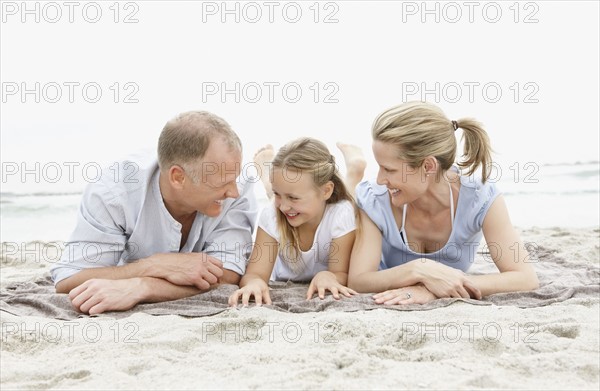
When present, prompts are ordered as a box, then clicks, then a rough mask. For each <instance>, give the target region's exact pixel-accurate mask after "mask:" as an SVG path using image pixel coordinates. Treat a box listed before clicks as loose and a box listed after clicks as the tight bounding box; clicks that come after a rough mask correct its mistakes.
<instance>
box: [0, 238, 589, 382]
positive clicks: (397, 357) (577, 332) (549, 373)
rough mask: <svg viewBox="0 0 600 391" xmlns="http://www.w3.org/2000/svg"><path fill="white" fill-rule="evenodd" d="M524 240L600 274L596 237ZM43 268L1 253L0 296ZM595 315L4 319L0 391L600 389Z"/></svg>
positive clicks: (460, 310)
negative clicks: (0, 290) (590, 265)
mask: <svg viewBox="0 0 600 391" xmlns="http://www.w3.org/2000/svg"><path fill="white" fill-rule="evenodd" d="M520 232H521V235H522V238H523V239H524V240H525V241H526V242H532V243H536V244H539V245H542V246H544V247H545V248H549V249H553V250H554V251H556V253H557V255H560V256H562V257H563V258H565V259H567V260H573V261H574V262H577V263H582V262H588V263H593V264H595V265H598V264H599V259H600V248H599V244H600V240H599V235H600V230H599V229H598V228H597V227H596V228H589V229H561V228H545V229H541V228H529V229H520ZM29 245H30V246H34V247H35V246H36V244H35V243H30V244H29ZM40 245H41V246H44V244H43V243H42V244H38V246H40ZM50 251H51V249H50V248H49V247H48V252H47V254H46V257H47V258H48V259H52V254H51V252H50ZM5 253H6V251H5ZM48 266H49V264H48V262H39V261H37V262H36V261H34V260H28V261H26V262H20V261H19V262H17V261H15V258H14V257H12V258H10V257H7V256H6V255H5V254H4V255H3V257H2V269H1V272H2V273H1V274H2V275H1V286H2V288H4V287H6V286H7V285H9V284H11V283H14V282H21V281H33V280H35V279H36V278H38V277H40V276H42V275H43V274H44V273H46V272H47V269H48ZM599 305H600V298H591V299H590V298H585V299H583V298H577V299H569V300H567V301H564V302H560V303H555V304H552V305H548V306H545V307H537V308H529V309H521V308H518V307H513V306H495V305H489V306H475V305H471V304H467V303H462V302H457V303H454V304H452V305H449V306H447V307H443V308H438V309H434V310H428V311H390V310H385V309H379V310H372V311H358V312H334V311H325V312H313V313H303V314H293V313H284V312H279V311H274V310H271V309H267V308H254V307H250V308H245V309H241V310H233V309H232V310H227V311H225V312H222V313H220V314H218V315H215V316H210V317H202V318H184V317H180V316H150V315H147V314H142V313H137V314H135V315H132V316H130V317H127V318H122V319H118V320H117V319H114V318H111V317H106V316H103V317H93V318H90V317H82V318H80V319H77V320H74V321H61V320H55V319H48V318H41V317H17V316H14V315H11V314H8V313H6V312H0V316H1V322H2V345H1V360H0V370H1V384H0V385H1V388H2V389H3V390H4V389H47V388H60V389H175V388H176V389H205V388H209V389H215V388H218V389H265V388H267V389H280V388H283V389H404V388H408V389H557V390H558V389H561V390H562V389H594V390H598V389H599V387H600V379H599V372H600V340H599V338H600V337H599V336H600V327H599V323H600V307H599Z"/></svg>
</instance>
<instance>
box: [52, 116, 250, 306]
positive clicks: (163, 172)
mask: <svg viewBox="0 0 600 391" xmlns="http://www.w3.org/2000/svg"><path fill="white" fill-rule="evenodd" d="M241 161H242V145H241V142H240V139H239V138H238V136H237V135H236V134H235V132H234V131H233V130H231V128H230V126H229V124H227V122H225V121H224V120H223V119H221V118H219V117H218V116H216V115H214V114H211V113H208V112H187V113H183V114H180V115H179V116H177V117H176V118H174V119H173V120H171V121H169V122H168V123H167V124H166V125H165V127H164V129H163V130H162V133H161V135H160V138H159V141H158V162H156V160H155V161H154V162H153V163H152V164H149V165H147V166H144V167H140V166H138V165H137V164H136V163H133V162H124V163H123V164H121V166H120V167H119V169H118V170H112V169H111V170H109V171H107V172H105V173H103V176H102V179H101V180H99V181H98V182H96V183H92V184H90V185H88V187H87V188H86V190H85V192H84V195H83V198H82V201H81V205H80V209H79V213H78V221H77V225H76V228H75V230H74V232H73V234H72V235H71V238H70V240H69V242H67V245H66V247H65V250H64V252H63V255H62V258H61V260H60V262H59V263H57V264H56V265H54V266H53V267H52V269H51V273H52V278H53V280H54V283H55V285H56V291H57V292H58V293H69V298H70V299H71V302H72V303H73V306H74V307H75V308H77V309H78V310H79V311H81V312H85V313H89V314H90V315H92V314H98V313H101V312H104V311H118V310H127V309H130V308H132V307H133V306H135V305H136V304H138V303H141V302H160V301H167V300H175V299H179V298H183V297H187V296H192V295H195V294H197V293H200V292H203V291H206V290H208V289H210V286H211V285H212V284H216V283H218V282H219V283H229V284H237V283H238V282H239V279H240V275H242V274H244V271H245V268H246V260H247V258H248V256H249V254H250V252H251V247H252V232H253V227H254V222H255V220H256V216H257V213H258V206H257V203H256V200H255V197H254V193H253V188H252V182H245V181H243V180H241V181H239V183H237V182H238V181H237V178H238V177H239V175H240V172H241ZM111 168H112V166H111Z"/></svg>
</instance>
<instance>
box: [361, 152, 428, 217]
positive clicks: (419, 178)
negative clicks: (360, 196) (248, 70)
mask: <svg viewBox="0 0 600 391" xmlns="http://www.w3.org/2000/svg"><path fill="white" fill-rule="evenodd" d="M373 155H374V156H375V160H376V161H377V164H378V165H379V171H378V173H377V184H379V185H385V186H387V188H388V191H389V192H390V198H391V200H392V205H394V206H396V207H402V206H403V205H404V204H408V203H410V202H412V201H414V200H416V199H417V198H419V197H420V196H421V195H423V193H425V191H426V190H427V180H426V177H425V171H424V168H423V167H421V168H414V167H410V166H409V165H408V164H407V163H406V162H404V161H402V160H400V159H398V157H397V156H398V152H397V147H396V146H394V145H392V144H389V143H384V142H382V141H377V140H375V141H373Z"/></svg>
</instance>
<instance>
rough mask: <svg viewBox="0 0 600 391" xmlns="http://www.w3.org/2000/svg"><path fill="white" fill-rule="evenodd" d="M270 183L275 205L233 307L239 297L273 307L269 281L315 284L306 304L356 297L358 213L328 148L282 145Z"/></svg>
mask: <svg viewBox="0 0 600 391" xmlns="http://www.w3.org/2000/svg"><path fill="white" fill-rule="evenodd" d="M270 182H271V183H270V185H271V186H270V187H271V191H272V192H273V197H274V202H273V205H272V206H268V207H266V208H265V209H264V210H263V212H262V214H261V216H260V219H259V223H258V230H257V234H256V241H255V243H254V248H253V251H252V255H251V256H250V259H249V261H248V267H247V269H246V274H244V276H243V277H242V279H241V281H240V289H238V290H237V291H235V292H234V293H233V294H232V295H231V296H230V297H229V305H231V306H235V305H236V304H237V303H238V301H239V299H240V298H241V300H242V304H243V305H248V301H249V299H250V297H252V296H253V297H254V300H255V302H256V304H257V305H258V306H260V305H261V304H262V303H265V304H271V297H270V295H269V285H268V282H269V278H270V277H271V279H273V280H276V281H295V282H305V281H306V282H307V281H310V286H309V287H308V291H307V293H306V298H307V300H308V299H310V298H312V296H313V295H314V293H315V292H317V293H318V295H319V297H320V298H321V299H323V298H325V291H326V290H328V291H330V292H331V293H332V295H333V297H334V298H336V299H339V298H340V294H342V295H344V296H347V297H350V296H351V295H352V294H355V293H356V292H355V291H354V290H352V289H349V288H347V287H346V283H347V279H348V264H349V261H350V252H351V250H352V246H353V244H354V238H355V230H356V220H355V218H356V215H357V209H356V208H355V205H354V202H353V199H352V196H351V195H350V193H349V192H348V190H347V188H346V186H345V185H344V182H343V181H342V179H341V178H340V176H339V173H338V170H337V168H336V165H335V159H334V157H333V156H332V155H331V154H330V153H329V150H328V149H327V147H326V146H325V144H323V143H322V142H320V141H318V140H315V139H312V138H300V139H298V140H295V141H292V142H290V143H288V144H287V145H285V146H284V147H282V148H281V149H280V150H279V152H278V153H277V155H276V156H275V158H274V159H273V161H272V163H271V172H270Z"/></svg>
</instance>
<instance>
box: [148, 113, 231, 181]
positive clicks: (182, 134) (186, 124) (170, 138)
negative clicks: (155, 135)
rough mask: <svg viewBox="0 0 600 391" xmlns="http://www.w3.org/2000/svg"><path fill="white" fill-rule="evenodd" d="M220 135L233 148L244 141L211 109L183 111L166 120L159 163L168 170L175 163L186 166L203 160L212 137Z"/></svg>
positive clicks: (159, 150) (159, 145)
mask: <svg viewBox="0 0 600 391" xmlns="http://www.w3.org/2000/svg"><path fill="white" fill-rule="evenodd" d="M216 137H221V139H222V140H223V141H225V143H227V145H228V146H229V147H231V148H232V149H237V150H239V151H241V150H242V143H241V141H240V139H239V137H238V136H237V134H236V133H235V132H234V131H233V130H232V129H231V126H229V124H228V123H227V122H226V121H225V120H224V119H223V118H221V117H219V116H217V115H215V114H212V113H209V112H208V111H188V112H185V113H181V114H179V115H178V116H176V117H175V118H173V119H171V120H170V121H169V122H167V123H166V125H165V127H164V128H163V130H162V132H161V133H160V137H159V139H158V165H159V167H160V169H161V170H168V169H169V168H171V166H173V165H175V164H176V165H180V166H187V165H189V164H190V163H195V162H196V161H198V160H199V159H202V158H203V157H204V155H205V154H206V151H207V150H208V147H209V145H210V142H211V140H213V139H215V138H216Z"/></svg>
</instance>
